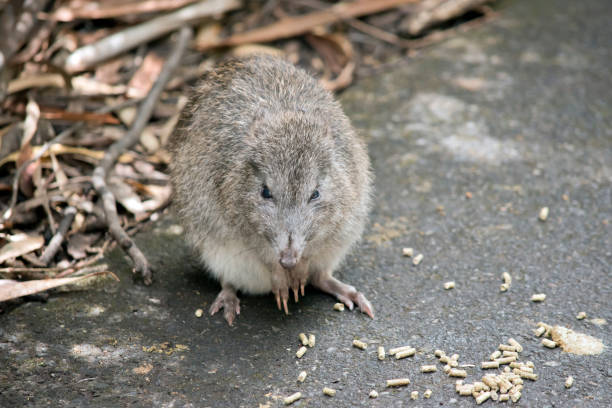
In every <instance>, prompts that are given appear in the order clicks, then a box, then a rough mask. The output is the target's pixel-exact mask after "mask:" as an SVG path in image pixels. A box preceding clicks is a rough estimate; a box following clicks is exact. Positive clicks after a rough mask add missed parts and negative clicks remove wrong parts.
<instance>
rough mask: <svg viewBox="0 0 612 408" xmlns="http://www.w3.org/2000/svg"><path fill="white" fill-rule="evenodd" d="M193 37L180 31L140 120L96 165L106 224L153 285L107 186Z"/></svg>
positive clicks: (94, 179) (137, 269)
mask: <svg viewBox="0 0 612 408" xmlns="http://www.w3.org/2000/svg"><path fill="white" fill-rule="evenodd" d="M191 36H192V31H191V28H190V27H183V28H182V29H181V30H180V34H179V39H178V42H177V45H176V47H175V48H174V51H173V52H172V54H171V55H170V57H169V58H168V61H166V63H165V64H164V68H163V69H162V72H161V73H160V74H159V77H158V78H157V81H155V84H154V85H153V87H152V88H151V91H150V92H149V94H148V95H147V97H146V98H145V100H144V101H143V102H142V104H141V105H140V108H139V110H138V114H137V115H136V119H135V120H134V123H133V124H132V127H131V128H130V129H129V130H128V132H127V133H126V134H125V135H124V136H123V138H121V139H120V140H118V141H117V142H115V143H113V144H112V145H111V146H110V147H109V148H108V150H107V151H106V154H105V155H104V158H103V159H102V161H101V162H100V164H99V165H98V167H96V168H95V170H94V172H93V177H92V182H93V185H94V188H95V189H96V191H97V192H98V195H99V196H100V199H101V201H102V204H103V207H104V213H105V215H106V223H107V224H108V228H109V231H110V233H111V235H112V236H113V238H114V239H115V240H116V241H117V243H118V244H119V245H120V246H121V248H123V250H124V251H126V252H127V253H128V255H129V256H130V258H132V261H134V269H133V273H134V274H135V275H136V276H138V277H141V278H142V280H143V282H144V283H145V285H150V284H151V283H152V282H153V274H152V272H151V268H150V266H149V263H148V261H147V258H146V257H145V256H144V254H143V253H142V252H141V251H140V249H139V248H138V247H137V246H136V244H135V243H134V241H132V239H131V238H130V237H129V236H128V234H126V232H125V231H124V230H123V228H121V224H120V222H119V216H118V214H117V207H116V203H115V197H114V196H113V193H111V191H110V190H109V188H108V187H107V185H106V176H107V175H108V173H109V172H110V169H111V167H112V166H113V165H114V164H115V162H116V161H117V158H118V157H119V155H120V154H121V153H122V152H123V151H124V150H125V149H128V148H129V147H131V146H133V145H134V144H136V143H137V142H138V140H139V138H140V133H141V132H142V130H143V129H144V127H145V126H146V124H147V123H148V122H149V119H150V117H151V114H152V113H153V109H154V108H155V104H156V103H157V100H158V99H159V96H160V95H161V92H162V90H163V89H164V87H165V86H166V83H167V82H168V80H169V79H170V76H171V75H172V72H173V71H174V69H175V68H176V67H177V65H178V64H179V62H180V60H181V57H182V55H183V52H184V51H185V49H186V48H187V44H188V43H189V40H190V39H191Z"/></svg>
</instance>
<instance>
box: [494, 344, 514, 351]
mask: <svg viewBox="0 0 612 408" xmlns="http://www.w3.org/2000/svg"><path fill="white" fill-rule="evenodd" d="M498 349H500V350H501V351H516V349H515V348H514V346H509V345H507V344H500V345H499V347H498Z"/></svg>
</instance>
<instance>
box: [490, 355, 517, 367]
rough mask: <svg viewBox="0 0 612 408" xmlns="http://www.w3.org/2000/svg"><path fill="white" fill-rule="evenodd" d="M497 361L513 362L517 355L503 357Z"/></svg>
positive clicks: (500, 362) (502, 362)
mask: <svg viewBox="0 0 612 408" xmlns="http://www.w3.org/2000/svg"><path fill="white" fill-rule="evenodd" d="M495 361H497V362H498V363H499V364H500V365H503V364H510V363H511V362H513V361H516V356H509V357H502V358H498V359H497V360H495Z"/></svg>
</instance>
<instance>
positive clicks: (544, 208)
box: [538, 207, 548, 221]
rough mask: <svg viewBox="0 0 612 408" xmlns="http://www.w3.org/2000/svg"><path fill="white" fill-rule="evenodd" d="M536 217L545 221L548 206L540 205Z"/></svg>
mask: <svg viewBox="0 0 612 408" xmlns="http://www.w3.org/2000/svg"><path fill="white" fill-rule="evenodd" d="M538 218H539V219H540V221H546V219H547V218H548V207H542V208H541V209H540V214H538Z"/></svg>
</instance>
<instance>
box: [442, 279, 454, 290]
mask: <svg viewBox="0 0 612 408" xmlns="http://www.w3.org/2000/svg"><path fill="white" fill-rule="evenodd" d="M454 287H455V282H454V281H449V282H445V283H444V289H446V290H450V289H453V288H454Z"/></svg>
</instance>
